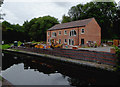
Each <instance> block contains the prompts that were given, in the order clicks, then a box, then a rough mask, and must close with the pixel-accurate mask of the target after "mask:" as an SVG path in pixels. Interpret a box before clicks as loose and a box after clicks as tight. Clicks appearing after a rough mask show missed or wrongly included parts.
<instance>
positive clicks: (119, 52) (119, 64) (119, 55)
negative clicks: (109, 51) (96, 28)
mask: <svg viewBox="0 0 120 87" xmlns="http://www.w3.org/2000/svg"><path fill="white" fill-rule="evenodd" d="M114 48H115V51H116V56H117V71H120V49H119V48H118V47H117V46H114Z"/></svg>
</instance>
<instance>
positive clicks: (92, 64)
mask: <svg viewBox="0 0 120 87" xmlns="http://www.w3.org/2000/svg"><path fill="white" fill-rule="evenodd" d="M5 51H9V52H15V53H21V54H27V55H32V56H40V57H46V58H49V59H54V60H58V61H63V62H68V63H72V64H77V65H82V66H88V67H92V68H96V69H102V70H107V71H115V70H116V67H114V66H112V65H107V64H101V63H100V64H99V63H96V62H89V61H83V60H77V59H71V58H66V57H58V56H53V55H48V54H42V53H36V52H29V51H23V50H18V49H6V50H5Z"/></svg>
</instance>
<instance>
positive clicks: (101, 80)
mask: <svg viewBox="0 0 120 87" xmlns="http://www.w3.org/2000/svg"><path fill="white" fill-rule="evenodd" d="M2 61H3V66H2V75H3V76H4V77H5V78H6V79H8V80H9V81H10V82H11V83H13V84H15V85H72V86H80V85H118V84H119V82H120V81H119V79H118V78H119V77H118V76H117V75H116V74H115V73H109V72H106V71H101V70H95V69H92V70H91V68H90V69H89V68H87V69H86V67H82V66H81V67H80V66H77V65H74V64H68V63H65V62H60V61H55V60H52V59H47V58H43V57H33V56H26V55H23V54H21V55H20V54H12V53H4V56H3V58H2ZM18 78H19V79H18Z"/></svg>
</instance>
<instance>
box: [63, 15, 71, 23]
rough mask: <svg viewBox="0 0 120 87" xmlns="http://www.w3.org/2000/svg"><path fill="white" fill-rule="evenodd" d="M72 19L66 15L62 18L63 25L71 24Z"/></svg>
mask: <svg viewBox="0 0 120 87" xmlns="http://www.w3.org/2000/svg"><path fill="white" fill-rule="evenodd" d="M70 21H71V18H70V17H69V16H65V14H64V15H63V16H62V22H61V23H67V22H70Z"/></svg>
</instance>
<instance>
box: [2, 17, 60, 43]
mask: <svg viewBox="0 0 120 87" xmlns="http://www.w3.org/2000/svg"><path fill="white" fill-rule="evenodd" d="M58 23H59V22H58V20H57V19H56V18H54V17H51V16H44V17H39V18H34V19H32V20H30V21H29V22H28V21H25V22H24V24H23V26H20V25H19V24H16V25H15V24H10V23H9V22H7V21H3V22H2V40H4V41H5V42H6V43H13V42H14V41H22V42H24V40H26V41H31V40H35V41H46V31H47V29H49V28H51V27H52V26H54V25H55V24H58Z"/></svg>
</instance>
